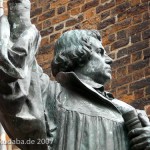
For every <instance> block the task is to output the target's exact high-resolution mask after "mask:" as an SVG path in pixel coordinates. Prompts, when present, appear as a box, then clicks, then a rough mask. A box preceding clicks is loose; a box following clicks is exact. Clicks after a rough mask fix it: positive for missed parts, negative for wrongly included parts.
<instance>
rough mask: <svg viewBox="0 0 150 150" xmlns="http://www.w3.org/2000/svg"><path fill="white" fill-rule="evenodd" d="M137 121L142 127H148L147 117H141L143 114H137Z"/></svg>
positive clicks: (149, 123) (149, 124)
mask: <svg viewBox="0 0 150 150" xmlns="http://www.w3.org/2000/svg"><path fill="white" fill-rule="evenodd" d="M138 117H139V120H140V121H141V123H142V126H143V127H147V126H150V122H149V119H148V117H147V116H145V115H143V114H138Z"/></svg>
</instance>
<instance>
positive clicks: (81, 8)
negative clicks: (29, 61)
mask: <svg viewBox="0 0 150 150" xmlns="http://www.w3.org/2000/svg"><path fill="white" fill-rule="evenodd" d="M31 2H32V11H31V17H32V22H33V23H34V24H35V25H36V26H37V27H38V29H39V30H40V32H41V35H42V43H41V46H40V51H39V54H38V55H37V59H38V62H39V64H40V65H41V66H42V67H43V69H44V71H45V72H46V73H49V75H50V71H51V69H50V62H51V60H52V58H53V49H54V43H55V41H56V40H57V39H58V38H59V36H60V35H61V34H62V33H64V32H66V31H68V30H71V29H96V30H99V31H100V33H101V35H102V38H103V44H104V46H105V48H106V50H107V52H108V53H109V56H111V57H112V58H113V59H114V64H113V65H112V68H113V71H112V73H113V80H112V82H110V83H108V84H107V89H108V90H110V91H111V92H112V93H113V94H114V96H116V97H117V98H119V99H121V100H123V101H125V102H127V103H129V104H132V105H133V106H134V107H136V108H140V109H144V108H145V109H146V110H147V113H149V115H150V86H149V85H150V1H149V0H109V1H108V0H44V1H43V0H32V1H31ZM5 7H6V3H5ZM5 12H6V13H7V7H6V8H5Z"/></svg>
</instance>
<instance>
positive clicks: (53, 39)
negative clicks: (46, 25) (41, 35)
mask: <svg viewBox="0 0 150 150" xmlns="http://www.w3.org/2000/svg"><path fill="white" fill-rule="evenodd" d="M60 35H61V34H60V33H55V34H53V35H51V36H50V42H55V41H56V40H57V39H58V38H59V37H60Z"/></svg>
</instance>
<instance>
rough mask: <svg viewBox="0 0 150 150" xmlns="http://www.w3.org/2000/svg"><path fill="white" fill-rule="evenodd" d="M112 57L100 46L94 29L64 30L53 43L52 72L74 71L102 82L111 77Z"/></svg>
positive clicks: (99, 39)
mask: <svg viewBox="0 0 150 150" xmlns="http://www.w3.org/2000/svg"><path fill="white" fill-rule="evenodd" d="M111 63H112V59H111V58H110V57H109V56H108V55H107V54H106V51H105V49H104V47H103V46H102V41H101V36H100V34H99V32H98V31H96V30H71V31H68V32H65V33H64V34H63V35H62V36H61V37H60V38H59V39H58V41H57V42H56V44H55V54H54V59H53V61H52V73H53V75H54V76H56V75H57V73H59V72H61V71H63V72H75V73H76V74H78V75H83V76H87V77H89V78H91V79H92V80H94V81H95V82H97V83H100V84H104V83H105V82H106V81H107V80H108V79H111V67H110V64H111Z"/></svg>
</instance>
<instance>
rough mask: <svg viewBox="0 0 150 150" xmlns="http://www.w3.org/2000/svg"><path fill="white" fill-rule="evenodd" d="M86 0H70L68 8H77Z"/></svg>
mask: <svg viewBox="0 0 150 150" xmlns="http://www.w3.org/2000/svg"><path fill="white" fill-rule="evenodd" d="M84 1H85V0H73V1H70V3H68V8H67V10H70V9H73V8H75V7H77V6H80V5H81V4H84Z"/></svg>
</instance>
